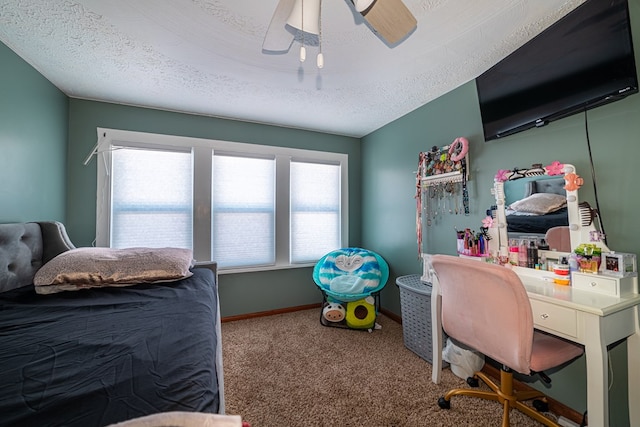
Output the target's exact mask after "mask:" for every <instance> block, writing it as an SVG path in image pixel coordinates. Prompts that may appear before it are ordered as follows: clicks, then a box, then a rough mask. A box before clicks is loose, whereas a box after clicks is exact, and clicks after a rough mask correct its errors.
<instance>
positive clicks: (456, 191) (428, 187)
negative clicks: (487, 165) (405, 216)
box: [416, 137, 469, 253]
mask: <svg viewBox="0 0 640 427" xmlns="http://www.w3.org/2000/svg"><path fill="white" fill-rule="evenodd" d="M468 180H469V141H468V140H467V139H466V138H462V137H460V138H456V139H455V141H453V142H452V143H451V144H449V145H445V146H442V147H435V146H434V147H432V148H431V150H430V151H425V152H421V153H420V154H419V162H418V171H417V174H416V233H417V239H418V252H419V253H420V252H421V251H422V224H423V221H424V222H425V223H426V224H427V226H431V225H434V224H435V223H436V222H437V221H438V219H439V218H441V217H442V216H444V215H462V214H464V215H469V193H468V191H467V181H468Z"/></svg>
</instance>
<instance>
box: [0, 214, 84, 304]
mask: <svg viewBox="0 0 640 427" xmlns="http://www.w3.org/2000/svg"><path fill="white" fill-rule="evenodd" d="M74 247H75V246H74V245H73V243H71V240H70V239H69V237H68V236H67V231H66V229H65V228H64V225H63V224H62V223H60V222H57V221H45V222H21V223H12V224H0V292H6V291H9V290H11V289H15V288H20V287H22V286H27V285H30V284H32V283H33V277H34V276H35V274H36V272H37V271H38V269H39V268H40V267H41V266H42V265H43V264H45V263H46V262H47V261H49V260H50V259H52V258H53V257H55V256H56V255H58V254H60V253H62V252H64V251H67V250H69V249H73V248H74Z"/></svg>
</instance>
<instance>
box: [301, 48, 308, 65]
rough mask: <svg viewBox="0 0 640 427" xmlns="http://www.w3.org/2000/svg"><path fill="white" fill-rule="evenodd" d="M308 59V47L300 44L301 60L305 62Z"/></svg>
mask: <svg viewBox="0 0 640 427" xmlns="http://www.w3.org/2000/svg"><path fill="white" fill-rule="evenodd" d="M305 59H307V49H305V47H304V46H300V62H304V60H305Z"/></svg>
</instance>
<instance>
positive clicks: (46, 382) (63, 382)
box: [0, 222, 224, 426]
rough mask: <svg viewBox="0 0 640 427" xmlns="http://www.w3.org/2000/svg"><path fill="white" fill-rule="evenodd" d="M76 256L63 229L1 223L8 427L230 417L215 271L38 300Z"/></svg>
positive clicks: (0, 367) (1, 355) (0, 358)
mask: <svg viewBox="0 0 640 427" xmlns="http://www.w3.org/2000/svg"><path fill="white" fill-rule="evenodd" d="M78 249H80V248H75V247H74V246H73V244H71V242H70V240H69V238H68V237H67V234H66V231H65V229H64V226H63V225H62V224H61V223H57V222H42V223H16V224H0V383H1V384H2V386H1V387H0V414H2V416H1V417H0V425H2V426H5V425H6V426H16V425H24V426H27V425H32V426H54V425H64V426H107V425H110V424H113V423H118V422H123V421H126V420H131V419H134V418H137V417H143V416H147V415H152V414H159V413H166V412H199V413H224V385H223V384H224V383H223V375H222V347H221V335H220V311H219V302H218V292H217V280H216V279H217V276H216V266H215V264H207V265H195V266H193V265H192V266H191V267H192V268H189V273H188V277H185V278H181V279H178V280H171V281H163V282H160V283H139V284H135V285H126V286H125V285H119V286H99V287H90V288H87V289H80V290H76V291H70V290H64V289H63V290H59V291H51V290H49V291H46V292H49V293H38V292H40V291H39V290H38V289H39V287H38V286H37V285H35V284H34V282H35V283H38V280H41V279H38V277H40V276H39V274H40V273H41V272H43V271H45V270H47V271H48V266H49V265H54V264H55V262H56V260H58V259H59V258H61V257H62V256H63V255H67V254H71V253H73V252H75V251H77V250H78ZM204 267H206V268H204ZM185 276H186V275H185Z"/></svg>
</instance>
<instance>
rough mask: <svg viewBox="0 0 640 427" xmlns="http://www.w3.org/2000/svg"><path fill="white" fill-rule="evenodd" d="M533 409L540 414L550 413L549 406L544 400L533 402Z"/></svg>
mask: <svg viewBox="0 0 640 427" xmlns="http://www.w3.org/2000/svg"><path fill="white" fill-rule="evenodd" d="M533 407H534V408H535V409H536V411H538V412H549V404H548V403H547V402H545V401H544V400H540V399H535V400H534V401H533Z"/></svg>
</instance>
